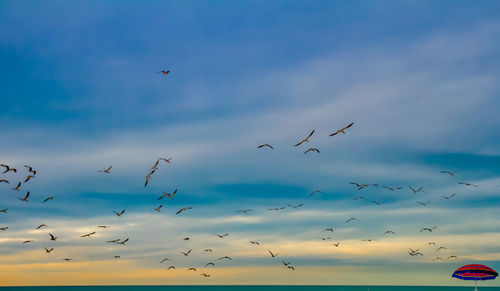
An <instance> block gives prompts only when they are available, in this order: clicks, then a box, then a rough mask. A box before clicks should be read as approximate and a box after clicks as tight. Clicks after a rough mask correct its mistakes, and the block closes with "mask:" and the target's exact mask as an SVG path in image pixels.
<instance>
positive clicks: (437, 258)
mask: <svg viewBox="0 0 500 291" xmlns="http://www.w3.org/2000/svg"><path fill="white" fill-rule="evenodd" d="M432 261H433V262H434V261H443V258H441V257H435V258H434V259H432Z"/></svg>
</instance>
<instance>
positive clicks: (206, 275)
mask: <svg viewBox="0 0 500 291" xmlns="http://www.w3.org/2000/svg"><path fill="white" fill-rule="evenodd" d="M200 275H201V276H203V277H205V278H209V277H210V274H206V273H201V274H200Z"/></svg>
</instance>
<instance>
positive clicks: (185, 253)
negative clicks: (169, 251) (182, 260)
mask: <svg viewBox="0 0 500 291" xmlns="http://www.w3.org/2000/svg"><path fill="white" fill-rule="evenodd" d="M190 252H191V249H189V251H187V252H181V253H182V254H183V255H185V256H186V257H187V256H189V253H190Z"/></svg>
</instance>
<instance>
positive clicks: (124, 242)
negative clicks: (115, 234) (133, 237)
mask: <svg viewBox="0 0 500 291" xmlns="http://www.w3.org/2000/svg"><path fill="white" fill-rule="evenodd" d="M128 240H129V238H128V237H127V238H126V239H125V240H122V241H120V242H118V243H119V244H121V245H124V244H126V243H127V242H128Z"/></svg>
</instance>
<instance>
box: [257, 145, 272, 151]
mask: <svg viewBox="0 0 500 291" xmlns="http://www.w3.org/2000/svg"><path fill="white" fill-rule="evenodd" d="M263 147H268V148H270V149H272V150H274V148H273V146H272V145H270V144H267V143H265V144H261V145H260V146H258V147H257V148H258V149H261V148H263Z"/></svg>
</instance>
